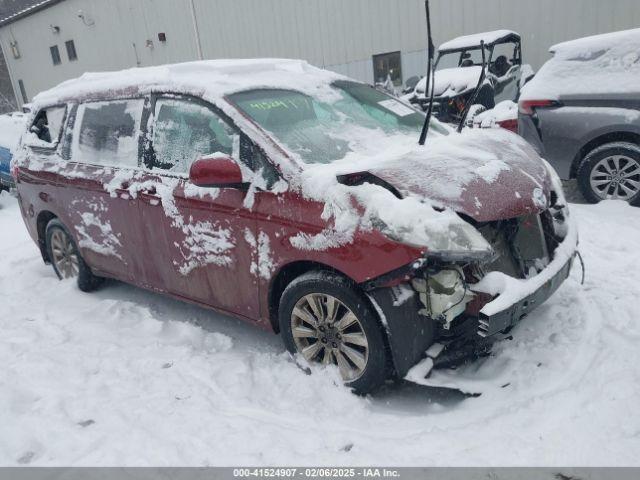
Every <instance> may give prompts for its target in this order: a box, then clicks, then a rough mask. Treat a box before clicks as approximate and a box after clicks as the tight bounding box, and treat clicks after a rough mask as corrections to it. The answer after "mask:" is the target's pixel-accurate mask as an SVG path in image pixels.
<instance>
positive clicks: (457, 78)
mask: <svg viewBox="0 0 640 480" xmlns="http://www.w3.org/2000/svg"><path fill="white" fill-rule="evenodd" d="M481 73H482V67H481V66H470V67H456V68H443V69H442V70H438V71H436V72H435V80H434V82H433V83H434V89H433V94H434V95H435V96H436V97H447V98H448V97H455V96H457V95H460V94H462V93H464V92H466V91H468V90H471V89H473V88H476V86H477V85H478V80H479V79H480V74H481ZM426 89H427V77H424V78H422V79H421V80H420V81H419V82H418V83H417V84H416V89H415V91H416V92H418V93H419V95H420V96H421V97H423V96H424V97H426V96H427V95H428V94H427V93H426V92H425V90H426ZM430 91H431V90H429V92H430Z"/></svg>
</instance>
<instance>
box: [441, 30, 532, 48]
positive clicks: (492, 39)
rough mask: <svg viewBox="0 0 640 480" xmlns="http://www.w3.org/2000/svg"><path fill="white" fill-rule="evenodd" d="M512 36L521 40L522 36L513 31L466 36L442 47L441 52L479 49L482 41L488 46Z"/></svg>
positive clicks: (496, 31) (497, 31)
mask: <svg viewBox="0 0 640 480" xmlns="http://www.w3.org/2000/svg"><path fill="white" fill-rule="evenodd" d="M510 35H515V36H517V37H518V38H520V35H519V34H518V33H516V32H514V31H512V30H495V31H493V32H484V33H474V34H473V35H465V36H463V37H457V38H454V39H453V40H449V41H448V42H444V43H443V44H442V45H440V48H439V49H438V50H439V51H444V50H460V49H462V48H471V47H479V46H480V41H484V43H485V44H486V45H490V44H492V43H496V42H498V41H500V40H502V39H504V38H506V37H508V36H510Z"/></svg>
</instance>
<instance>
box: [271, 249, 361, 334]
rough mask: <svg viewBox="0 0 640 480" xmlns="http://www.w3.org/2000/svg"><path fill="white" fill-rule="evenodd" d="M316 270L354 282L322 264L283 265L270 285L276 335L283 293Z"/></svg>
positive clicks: (299, 262) (272, 321) (301, 262)
mask: <svg viewBox="0 0 640 480" xmlns="http://www.w3.org/2000/svg"><path fill="white" fill-rule="evenodd" d="M314 270H324V271H328V272H333V273H336V274H338V275H341V276H343V277H345V278H348V279H349V280H351V281H353V279H352V278H351V277H349V275H347V274H345V273H344V272H341V271H340V270H338V269H336V268H334V267H332V266H330V265H327V264H324V263H320V262H314V261H310V260H299V261H294V262H291V263H288V264H286V265H283V266H282V267H281V268H280V270H278V273H277V274H276V275H275V276H274V277H273V278H272V280H271V283H270V284H269V323H270V324H271V328H272V329H273V331H274V332H275V333H280V325H279V322H278V308H279V306H280V298H281V297H282V293H283V292H284V290H285V288H287V285H289V284H290V283H291V281H292V280H294V279H296V278H297V277H299V276H300V275H304V274H305V273H307V272H311V271H314ZM354 284H355V282H354Z"/></svg>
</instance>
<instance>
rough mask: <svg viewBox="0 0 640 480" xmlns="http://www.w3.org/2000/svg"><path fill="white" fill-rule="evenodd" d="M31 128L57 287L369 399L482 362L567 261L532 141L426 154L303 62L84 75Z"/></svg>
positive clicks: (39, 233) (440, 134) (23, 190)
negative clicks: (418, 377)
mask: <svg viewBox="0 0 640 480" xmlns="http://www.w3.org/2000/svg"><path fill="white" fill-rule="evenodd" d="M31 115H32V118H31V120H30V121H29V122H28V128H29V131H28V132H27V133H26V134H25V135H24V136H23V141H22V144H21V147H20V148H19V150H18V152H17V153H16V155H15V159H14V165H13V174H14V176H15V178H16V180H17V191H18V197H19V203H20V207H21V211H22V215H23V217H24V220H25V223H26V226H27V228H28V230H29V233H30V235H31V236H32V237H33V239H34V240H35V242H36V243H37V245H38V246H39V248H40V251H41V253H42V257H43V259H44V261H45V262H46V263H51V264H52V265H53V268H54V270H55V272H56V273H57V275H58V276H59V277H60V278H69V277H74V278H77V282H78V286H79V288H80V289H81V290H83V291H90V290H93V289H95V288H97V287H98V286H99V285H100V283H101V281H102V279H104V278H114V279H117V280H121V281H124V282H128V283H132V284H135V285H138V286H140V287H143V288H147V289H149V290H153V291H157V292H164V293H167V294H169V295H171V296H173V297H176V298H180V299H183V300H186V301H190V302H194V303H197V304H199V305H202V306H205V307H209V308H213V309H216V310H219V311H222V312H225V313H228V314H231V315H234V316H237V317H239V318H242V319H244V320H246V321H248V322H253V323H256V324H258V325H260V326H262V327H264V328H267V329H271V330H273V331H274V332H279V333H280V334H282V337H283V340H284V343H285V345H286V347H287V349H288V350H289V351H290V352H292V353H294V354H295V353H298V354H300V355H301V357H303V358H304V359H306V360H307V361H309V362H319V363H322V364H333V365H336V366H337V368H338V370H339V372H340V374H341V376H342V378H343V379H344V381H345V384H347V385H349V386H350V387H352V388H353V389H354V390H355V391H357V392H360V393H364V392H370V391H372V390H374V389H375V388H376V387H378V386H380V385H381V384H382V383H384V382H385V381H386V380H387V379H390V378H393V377H400V378H402V377H405V376H406V375H407V372H409V370H410V369H411V368H412V367H414V366H415V365H416V364H418V363H419V362H421V361H423V362H422V363H423V364H424V361H427V360H428V361H430V362H431V363H432V364H435V365H436V366H437V365H444V364H447V363H451V362H452V361H455V360H456V359H459V358H461V357H463V356H468V355H469V354H470V353H473V352H476V353H477V352H478V351H482V350H486V349H487V348H488V347H489V346H490V343H491V341H492V339H493V338H495V337H496V334H498V333H500V332H505V331H506V330H509V329H510V328H511V327H512V326H513V325H515V324H516V323H517V322H518V321H519V320H520V319H521V318H522V317H524V316H525V315H526V314H527V313H528V312H529V311H530V310H532V309H533V308H535V307H536V306H537V305H539V304H540V303H542V302H543V301H544V300H545V299H546V298H548V297H549V296H550V295H551V293H553V292H554V291H555V290H556V289H557V288H558V286H559V285H560V283H562V281H563V280H564V279H565V278H566V277H567V276H568V274H569V270H570V268H571V264H572V260H573V257H574V254H575V252H576V245H577V233H576V231H575V228H574V227H573V224H572V222H571V219H570V217H569V213H568V209H567V203H566V201H565V199H564V196H563V193H562V186H561V184H560V182H559V180H558V178H557V175H556V174H555V172H554V171H553V169H552V168H551V167H549V166H548V164H546V163H545V162H544V161H543V160H541V159H540V157H538V156H537V154H536V153H535V152H534V151H533V150H532V149H531V148H530V147H529V146H528V145H527V144H526V142H524V141H522V140H521V139H519V138H518V137H517V136H515V135H513V134H511V133H509V132H500V131H491V132H490V131H465V132H463V133H461V134H459V133H456V132H454V131H452V130H450V129H449V128H448V127H445V126H443V125H441V124H440V123H438V122H437V121H433V122H432V123H431V125H430V129H429V135H428V139H427V143H426V145H425V146H419V145H418V142H417V140H418V135H419V133H420V129H421V126H422V124H423V122H424V115H423V114H422V113H421V112H418V111H416V110H414V109H413V108H412V107H411V106H409V105H407V104H405V103H403V102H401V101H399V100H398V99H395V98H393V97H390V96H388V95H386V94H384V93H381V92H380V91H377V90H375V89H374V88H371V87H370V86H367V85H365V84H362V83H359V82H356V81H353V80H350V79H348V78H346V77H343V76H341V75H338V74H335V73H332V72H328V71H325V70H320V69H317V68H314V67H311V66H310V65H308V64H306V63H305V62H302V61H295V60H271V59H266V60H233V61H232V60H221V61H206V62H193V63H185V64H178V65H167V66H162V67H151V68H142V69H135V70H128V71H123V72H114V73H96V74H85V75H83V76H82V77H80V78H78V79H75V80H70V81H68V82H64V83H62V84H61V85H59V86H57V87H55V88H53V89H52V90H49V91H47V92H44V93H42V94H40V95H38V96H37V97H36V99H35V100H34V108H33V113H32V114H31ZM427 351H429V353H428V354H427ZM434 352H435V353H434ZM423 372H424V373H426V372H428V369H427V370H423Z"/></svg>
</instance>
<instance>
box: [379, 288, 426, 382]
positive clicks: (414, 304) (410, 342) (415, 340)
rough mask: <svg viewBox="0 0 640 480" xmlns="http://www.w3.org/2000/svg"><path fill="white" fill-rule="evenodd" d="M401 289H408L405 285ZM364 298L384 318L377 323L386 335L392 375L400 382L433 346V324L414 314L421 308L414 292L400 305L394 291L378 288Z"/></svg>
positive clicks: (422, 316)
mask: <svg viewBox="0 0 640 480" xmlns="http://www.w3.org/2000/svg"><path fill="white" fill-rule="evenodd" d="M403 285H404V286H405V288H411V286H410V285H408V284H406V283H405V284H403ZM412 290H413V289H412ZM367 295H369V297H370V299H372V300H373V301H374V302H375V304H376V305H377V306H378V307H379V308H380V310H382V314H383V315H384V318H382V319H381V321H382V322H383V325H384V327H385V330H386V332H387V339H388V342H389V349H390V350H391V358H392V360H393V365H394V367H395V373H396V375H397V376H398V377H399V378H403V377H404V376H405V375H406V374H407V372H408V371H409V369H410V368H411V367H413V366H414V365H415V364H416V363H418V361H420V360H421V359H422V358H423V357H424V355H425V352H426V351H427V349H428V348H429V347H430V346H431V345H432V344H433V342H434V339H435V329H434V323H433V320H431V319H430V318H428V317H425V316H424V315H420V314H419V313H418V311H420V309H421V308H422V307H421V305H420V300H419V297H418V294H417V293H416V292H414V294H413V296H412V297H411V298H409V299H407V300H405V301H404V302H399V301H398V297H397V295H396V294H395V293H394V287H389V288H378V289H376V290H373V291H370V292H367ZM394 303H396V304H395V305H394ZM376 310H377V309H376Z"/></svg>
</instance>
